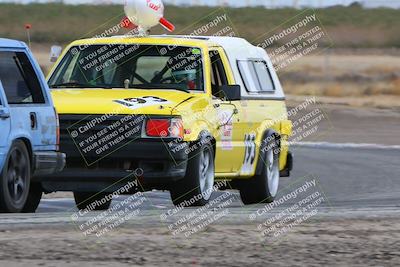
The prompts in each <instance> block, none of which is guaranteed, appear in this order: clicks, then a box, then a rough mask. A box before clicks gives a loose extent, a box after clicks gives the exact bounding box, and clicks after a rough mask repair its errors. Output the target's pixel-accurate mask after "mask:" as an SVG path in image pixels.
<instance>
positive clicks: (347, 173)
mask: <svg viewBox="0 0 400 267" xmlns="http://www.w3.org/2000/svg"><path fill="white" fill-rule="evenodd" d="M292 150H293V152H294V155H295V168H294V171H293V172H292V175H291V177H290V178H281V184H280V190H279V194H278V197H277V199H282V198H285V196H286V198H285V201H282V202H281V204H280V205H278V206H276V207H275V209H272V210H271V211H270V212H271V213H276V212H279V211H280V210H282V209H285V208H286V207H290V206H291V205H293V204H295V203H296V202H297V201H299V199H300V197H297V199H295V198H292V199H287V196H288V194H290V193H291V192H294V191H296V189H298V188H299V187H302V186H303V185H304V184H306V183H307V182H308V184H310V183H311V182H312V181H315V184H316V187H315V188H313V189H309V190H308V192H306V195H309V194H312V193H313V192H314V191H318V192H319V193H320V195H321V196H323V198H324V201H323V202H322V203H320V205H319V211H320V212H319V214H318V216H323V217H324V216H335V217H346V216H361V217H363V216H376V215H377V214H379V213H384V214H389V215H390V214H392V213H395V214H398V213H399V210H400V176H399V174H400V164H399V163H400V149H398V148H397V147H390V146H388V147H376V146H351V145H343V146H340V145H335V146H333V145H326V144H325V145H323V144H315V145H312V144H306V145H304V144H303V145H300V146H295V147H293V149H292ZM228 192H230V193H231V197H232V201H231V202H230V204H229V206H228V208H229V210H230V214H229V215H228V216H226V217H224V219H223V220H220V222H221V223H226V222H229V221H232V222H234V223H246V222H248V221H249V219H248V218H249V216H250V215H251V214H255V213H256V212H257V211H260V210H261V209H262V208H263V207H265V204H258V205H250V206H243V204H242V203H241V201H240V200H239V194H238V193H237V192H236V191H228ZM222 194H224V192H223V191H221V192H215V193H214V195H213V197H214V198H217V197H218V196H221V195H222ZM145 197H146V200H148V201H145V202H143V204H142V205H141V214H140V215H139V216H136V217H133V218H132V219H130V223H132V224H135V223H138V224H141V223H143V221H146V223H150V224H155V225H157V224H159V223H160V215H162V214H165V212H168V211H169V210H172V209H173V208H174V206H173V205H172V202H171V200H170V197H169V193H168V192H160V191H153V192H147V193H145ZM126 198H128V196H120V197H119V198H118V199H116V200H113V205H116V204H118V202H120V203H121V202H123V201H124V200H125V199H126ZM190 211H191V209H186V210H185V211H182V212H181V214H182V213H187V212H190ZM76 212H77V209H76V208H75V205H74V201H73V199H69V198H62V199H43V200H42V202H41V204H40V206H39V209H38V212H37V213H36V214H34V215H33V214H3V215H0V225H2V226H6V225H10V224H14V225H15V224H17V225H18V224H21V225H26V224H48V223H61V224H62V223H68V222H71V215H72V214H74V213H76Z"/></svg>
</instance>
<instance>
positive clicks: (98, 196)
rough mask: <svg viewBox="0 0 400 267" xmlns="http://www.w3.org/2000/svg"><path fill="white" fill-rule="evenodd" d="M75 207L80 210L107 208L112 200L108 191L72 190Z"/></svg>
mask: <svg viewBox="0 0 400 267" xmlns="http://www.w3.org/2000/svg"><path fill="white" fill-rule="evenodd" d="M74 199H75V204H76V207H77V208H78V209H80V210H84V209H88V210H90V211H93V210H107V209H108V208H109V207H110V205H111V202H112V197H111V195H110V193H104V192H100V193H86V192H84V193H82V192H74Z"/></svg>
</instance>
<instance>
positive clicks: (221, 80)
mask: <svg viewBox="0 0 400 267" xmlns="http://www.w3.org/2000/svg"><path fill="white" fill-rule="evenodd" d="M210 60H211V68H212V73H211V87H212V94H213V96H215V97H218V98H222V97H224V96H223V95H222V94H221V91H220V86H222V85H228V78H227V76H226V72H225V68H224V64H223V63H222V60H221V57H220V55H219V53H218V51H211V52H210Z"/></svg>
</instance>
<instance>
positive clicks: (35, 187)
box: [22, 183, 43, 213]
mask: <svg viewBox="0 0 400 267" xmlns="http://www.w3.org/2000/svg"><path fill="white" fill-rule="evenodd" d="M42 194H43V189H42V185H41V184H40V183H31V186H30V189H29V194H28V198H27V200H26V203H25V206H24V208H23V209H22V212H24V213H35V212H36V210H37V208H38V207H39V204H40V200H41V199H42Z"/></svg>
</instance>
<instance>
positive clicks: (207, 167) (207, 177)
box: [200, 148, 214, 200]
mask: <svg viewBox="0 0 400 267" xmlns="http://www.w3.org/2000/svg"><path fill="white" fill-rule="evenodd" d="M213 186H214V164H213V156H212V155H211V151H210V150H209V149H207V148H206V149H204V150H203V151H202V152H201V157H200V191H201V193H202V194H203V198H204V199H205V200H208V199H210V197H211V193H212V187H213Z"/></svg>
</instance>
